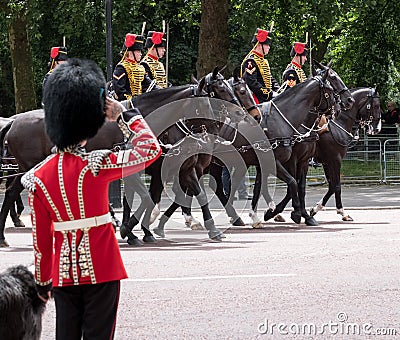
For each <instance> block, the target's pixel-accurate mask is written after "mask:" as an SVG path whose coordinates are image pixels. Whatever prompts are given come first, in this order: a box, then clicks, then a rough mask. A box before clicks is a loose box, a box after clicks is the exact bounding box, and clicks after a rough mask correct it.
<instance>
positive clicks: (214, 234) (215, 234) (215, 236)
mask: <svg viewBox="0 0 400 340" xmlns="http://www.w3.org/2000/svg"><path fill="white" fill-rule="evenodd" d="M208 237H209V238H210V239H212V240H214V241H222V239H223V238H226V236H225V235H224V234H223V233H222V232H221V231H219V230H218V229H215V230H212V231H209V232H208Z"/></svg>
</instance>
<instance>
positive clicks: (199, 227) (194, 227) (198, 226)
mask: <svg viewBox="0 0 400 340" xmlns="http://www.w3.org/2000/svg"><path fill="white" fill-rule="evenodd" d="M190 229H192V230H204V227H203V226H202V224H201V223H200V222H198V223H193V224H192V225H191V226H190Z"/></svg>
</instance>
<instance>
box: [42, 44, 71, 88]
mask: <svg viewBox="0 0 400 340" xmlns="http://www.w3.org/2000/svg"><path fill="white" fill-rule="evenodd" d="M67 60H68V52H67V48H66V47H63V46H62V47H52V48H51V50H50V62H49V65H50V70H49V72H47V73H46V75H45V76H44V79H43V83H42V89H43V90H44V86H45V85H46V81H47V78H49V77H50V74H51V73H52V72H53V71H54V69H55V68H56V67H57V66H58V65H61V64H63V63H65V62H66V61H67Z"/></svg>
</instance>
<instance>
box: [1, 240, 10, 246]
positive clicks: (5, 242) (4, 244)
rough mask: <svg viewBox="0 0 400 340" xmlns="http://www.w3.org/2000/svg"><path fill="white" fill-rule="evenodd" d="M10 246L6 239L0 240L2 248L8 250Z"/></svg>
mask: <svg viewBox="0 0 400 340" xmlns="http://www.w3.org/2000/svg"><path fill="white" fill-rule="evenodd" d="M9 246H10V245H9V244H8V242H7V241H6V240H5V239H4V240H0V248H8V247H9Z"/></svg>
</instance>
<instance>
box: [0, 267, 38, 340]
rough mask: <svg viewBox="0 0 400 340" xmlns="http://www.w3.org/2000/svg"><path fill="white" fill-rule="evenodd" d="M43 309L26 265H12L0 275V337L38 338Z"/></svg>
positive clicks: (18, 339)
mask: <svg viewBox="0 0 400 340" xmlns="http://www.w3.org/2000/svg"><path fill="white" fill-rule="evenodd" d="M44 310H45V303H44V302H43V301H42V300H40V299H39V297H38V296H37V291H36V284H35V279H34V276H33V274H32V273H31V272H30V271H29V269H28V268H27V267H25V266H21V265H20V266H15V267H11V268H9V269H7V270H6V271H5V272H4V273H1V274H0V315H1V318H0V339H10V340H11V339H15V340H23V339H40V333H41V330H42V315H43V312H44Z"/></svg>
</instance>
